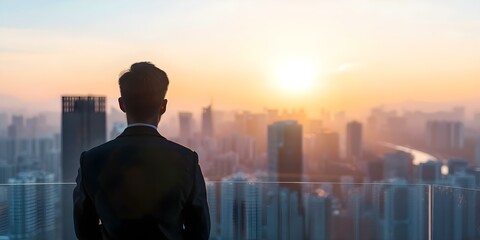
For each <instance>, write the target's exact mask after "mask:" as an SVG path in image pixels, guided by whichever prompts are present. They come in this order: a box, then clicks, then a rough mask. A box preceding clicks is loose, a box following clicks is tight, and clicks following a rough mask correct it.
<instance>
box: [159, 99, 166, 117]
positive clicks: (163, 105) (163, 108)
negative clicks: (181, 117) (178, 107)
mask: <svg viewBox="0 0 480 240" xmlns="http://www.w3.org/2000/svg"><path fill="white" fill-rule="evenodd" d="M167 103H168V100H167V99H163V102H162V105H161V106H160V115H163V114H164V113H165V112H166V111H167Z"/></svg>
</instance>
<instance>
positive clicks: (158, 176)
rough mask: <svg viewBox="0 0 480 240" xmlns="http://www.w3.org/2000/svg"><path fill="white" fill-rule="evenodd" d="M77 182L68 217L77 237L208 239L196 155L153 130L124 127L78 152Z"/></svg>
mask: <svg viewBox="0 0 480 240" xmlns="http://www.w3.org/2000/svg"><path fill="white" fill-rule="evenodd" d="M76 181H77V186H76V187H75V190H74V192H73V200H74V214H73V215H74V223H75V233H76V235H77V237H78V238H79V239H89V240H91V239H208V237H209V233H210V216H209V211H208V205H207V196H206V189H205V181H204V179H203V176H202V171H201V170H200V166H199V165H198V156H197V154H196V153H195V152H193V151H191V150H190V149H188V148H185V147H183V146H181V145H179V144H176V143H174V142H171V141H169V140H167V139H165V138H164V137H162V136H161V135H160V134H159V133H158V132H157V131H156V130H155V129H153V128H150V127H145V126H135V127H128V128H127V129H126V130H125V131H124V132H123V133H122V134H121V135H120V136H119V137H117V138H116V139H114V140H112V141H110V142H107V143H105V144H103V145H100V146H98V147H95V148H93V149H91V150H89V151H86V152H83V153H82V156H81V158H80V168H79V170H78V176H77V180H76ZM99 221H101V225H99ZM102 235H103V238H102Z"/></svg>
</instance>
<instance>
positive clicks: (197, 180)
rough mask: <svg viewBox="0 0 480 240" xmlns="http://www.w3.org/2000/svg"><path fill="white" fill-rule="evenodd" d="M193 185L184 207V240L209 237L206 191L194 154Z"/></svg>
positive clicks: (196, 156) (196, 157)
mask: <svg viewBox="0 0 480 240" xmlns="http://www.w3.org/2000/svg"><path fill="white" fill-rule="evenodd" d="M194 162H195V163H194V164H195V172H194V184H193V189H192V192H191V193H190V196H189V198H188V202H187V205H186V206H185V239H205V240H207V239H208V238H209V237H210V213H209V211H208V203H207V190H206V188H205V179H203V174H202V170H201V169H200V165H198V155H197V153H194Z"/></svg>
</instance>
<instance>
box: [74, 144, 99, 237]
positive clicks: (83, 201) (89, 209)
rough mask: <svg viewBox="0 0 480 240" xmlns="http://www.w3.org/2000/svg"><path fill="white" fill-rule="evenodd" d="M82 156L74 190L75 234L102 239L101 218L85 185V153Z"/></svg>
mask: <svg viewBox="0 0 480 240" xmlns="http://www.w3.org/2000/svg"><path fill="white" fill-rule="evenodd" d="M84 153H85V152H83V153H82V156H81V157H80V168H79V169H78V175H77V179H76V182H77V186H75V189H74V190H73V222H74V224H75V234H76V235H77V238H78V239H80V240H82V239H93V240H94V239H102V233H101V230H100V226H99V224H98V223H99V218H98V215H97V212H96V210H95V206H94V205H93V202H92V200H91V199H90V198H89V196H88V195H87V192H86V191H85V187H84V186H83V177H82V165H83V155H84Z"/></svg>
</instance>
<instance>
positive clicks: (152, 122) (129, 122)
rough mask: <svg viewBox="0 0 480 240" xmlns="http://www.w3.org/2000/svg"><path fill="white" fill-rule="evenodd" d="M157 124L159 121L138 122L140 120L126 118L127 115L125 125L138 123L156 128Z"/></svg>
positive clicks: (146, 120)
mask: <svg viewBox="0 0 480 240" xmlns="http://www.w3.org/2000/svg"><path fill="white" fill-rule="evenodd" d="M159 122H160V119H144V120H140V119H133V118H130V117H128V115H127V124H128V125H132V124H137V123H140V124H148V125H152V126H155V127H157V126H158V123H159Z"/></svg>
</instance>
